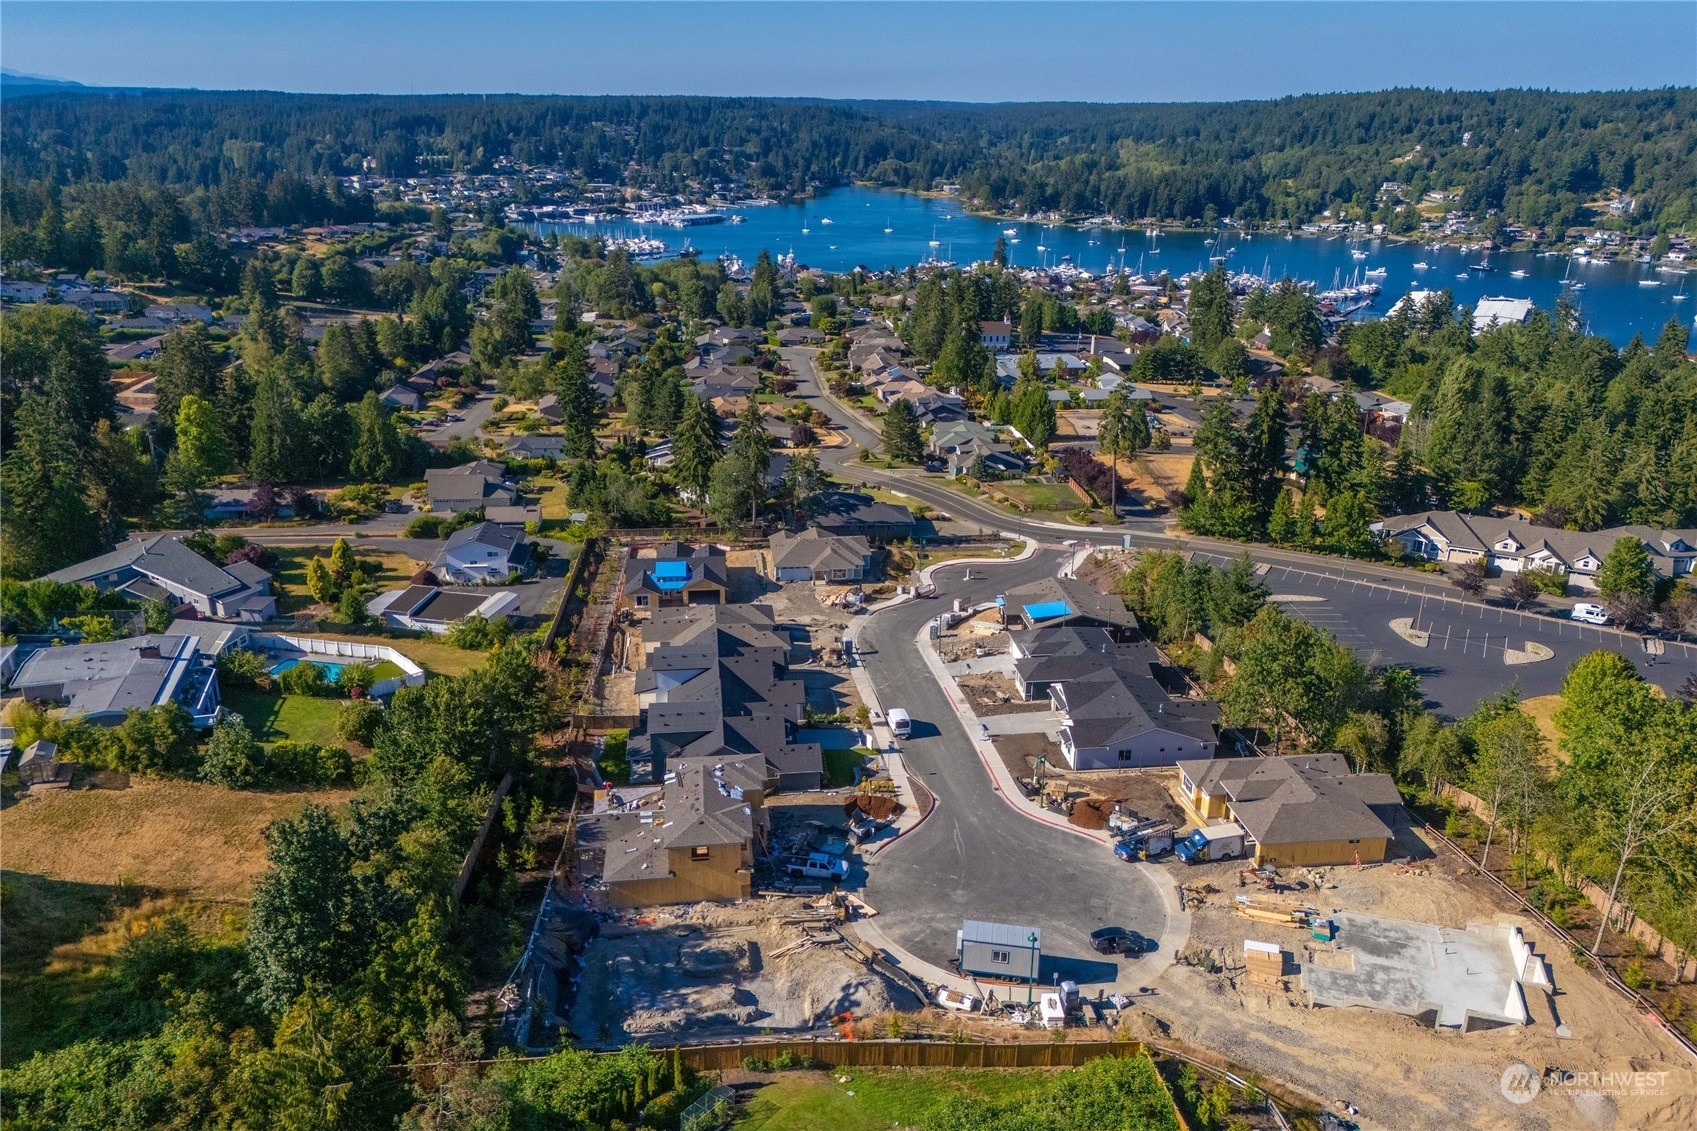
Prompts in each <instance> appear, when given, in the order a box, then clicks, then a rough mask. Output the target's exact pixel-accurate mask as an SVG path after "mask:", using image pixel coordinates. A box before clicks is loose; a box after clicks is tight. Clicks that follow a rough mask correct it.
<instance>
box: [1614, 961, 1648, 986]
mask: <svg viewBox="0 0 1697 1131" xmlns="http://www.w3.org/2000/svg"><path fill="white" fill-rule="evenodd" d="M1620 980H1621V981H1623V982H1625V983H1626V984H1627V987H1628V988H1630V989H1634V990H1641V989H1644V988H1645V987H1646V986H1649V987H1652V988H1653V987H1654V984H1655V983H1654V979H1652V978H1651V977H1650V975H1649V973H1648V972H1647V971H1646V970H1645V969H1644V960H1643V959H1642V958H1636V957H1635V958H1630V959H1628V960H1627V962H1626V965H1624V966H1622V967H1621V968H1620Z"/></svg>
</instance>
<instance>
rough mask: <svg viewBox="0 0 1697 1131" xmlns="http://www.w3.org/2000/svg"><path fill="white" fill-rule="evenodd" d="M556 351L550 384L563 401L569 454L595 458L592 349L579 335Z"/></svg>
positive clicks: (596, 405) (595, 401) (596, 404)
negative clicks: (557, 354) (556, 357)
mask: <svg viewBox="0 0 1697 1131" xmlns="http://www.w3.org/2000/svg"><path fill="white" fill-rule="evenodd" d="M555 348H556V351H557V352H558V353H559V354H560V356H559V358H558V359H557V360H556V361H555V362H554V364H553V366H552V367H551V369H550V371H549V377H548V383H549V387H550V390H551V391H552V392H553V393H554V394H555V395H556V396H557V397H558V398H559V405H560V412H561V427H562V429H563V430H564V432H565V434H566V454H567V455H568V456H571V457H573V458H575V459H589V458H592V457H593V456H594V455H595V418H596V415H597V414H598V412H599V410H600V402H599V398H597V397H596V395H595V386H594V385H593V384H591V383H590V380H589V353H588V349H587V347H586V346H585V345H584V342H583V339H582V338H580V337H578V336H576V335H572V336H571V337H569V338H567V339H566V340H565V342H564V343H557V344H556V347H555ZM674 387H675V383H674Z"/></svg>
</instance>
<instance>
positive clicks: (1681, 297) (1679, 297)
mask: <svg viewBox="0 0 1697 1131" xmlns="http://www.w3.org/2000/svg"><path fill="white" fill-rule="evenodd" d="M1673 301H1675V302H1684V301H1685V276H1684V275H1681V276H1680V277H1679V290H1677V291H1675V292H1674V293H1673Z"/></svg>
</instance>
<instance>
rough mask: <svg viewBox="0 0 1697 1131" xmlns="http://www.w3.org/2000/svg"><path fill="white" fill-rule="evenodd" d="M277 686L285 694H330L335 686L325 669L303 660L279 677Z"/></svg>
mask: <svg viewBox="0 0 1697 1131" xmlns="http://www.w3.org/2000/svg"><path fill="white" fill-rule="evenodd" d="M277 686H278V687H279V688H281V689H282V692H283V694H284V695H320V696H323V695H329V694H331V692H332V690H333V688H332V685H331V683H330V681H329V680H328V679H326V678H325V676H324V669H323V668H321V667H319V666H318V665H317V664H314V663H309V662H308V661H306V660H302V661H300V662H299V663H297V664H296V665H295V666H294V667H292V668H289V669H287V670H285V671H284V672H283V673H282V674H280V675H279V676H278V677H277Z"/></svg>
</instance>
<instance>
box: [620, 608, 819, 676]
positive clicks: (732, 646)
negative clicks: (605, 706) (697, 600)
mask: <svg viewBox="0 0 1697 1131" xmlns="http://www.w3.org/2000/svg"><path fill="white" fill-rule="evenodd" d="M630 638H631V641H632V644H633V646H634V647H635V649H636V654H635V656H634V657H633V658H632V659H631V660H630V666H632V667H642V666H644V665H645V664H646V663H647V659H646V657H648V656H651V655H653V654H654V652H655V651H656V650H658V649H661V648H683V647H689V646H692V645H695V646H705V647H708V648H711V649H712V650H713V651H714V654H715V655H719V656H741V655H747V654H752V653H757V652H758V653H762V654H766V655H770V656H771V657H772V658H773V659H774V660H777V661H787V658H788V657H789V656H790V654H791V647H792V646H791V643H790V634H789V631H788V630H787V629H782V628H779V627H778V626H777V624H776V622H775V621H774V619H773V616H772V607H771V606H770V605H686V606H681V607H673V608H667V609H656V610H654V614H653V616H651V617H650V618H649V619H648V620H646V621H639V622H637V623H636V624H634V625H632V626H631V628H630Z"/></svg>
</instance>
